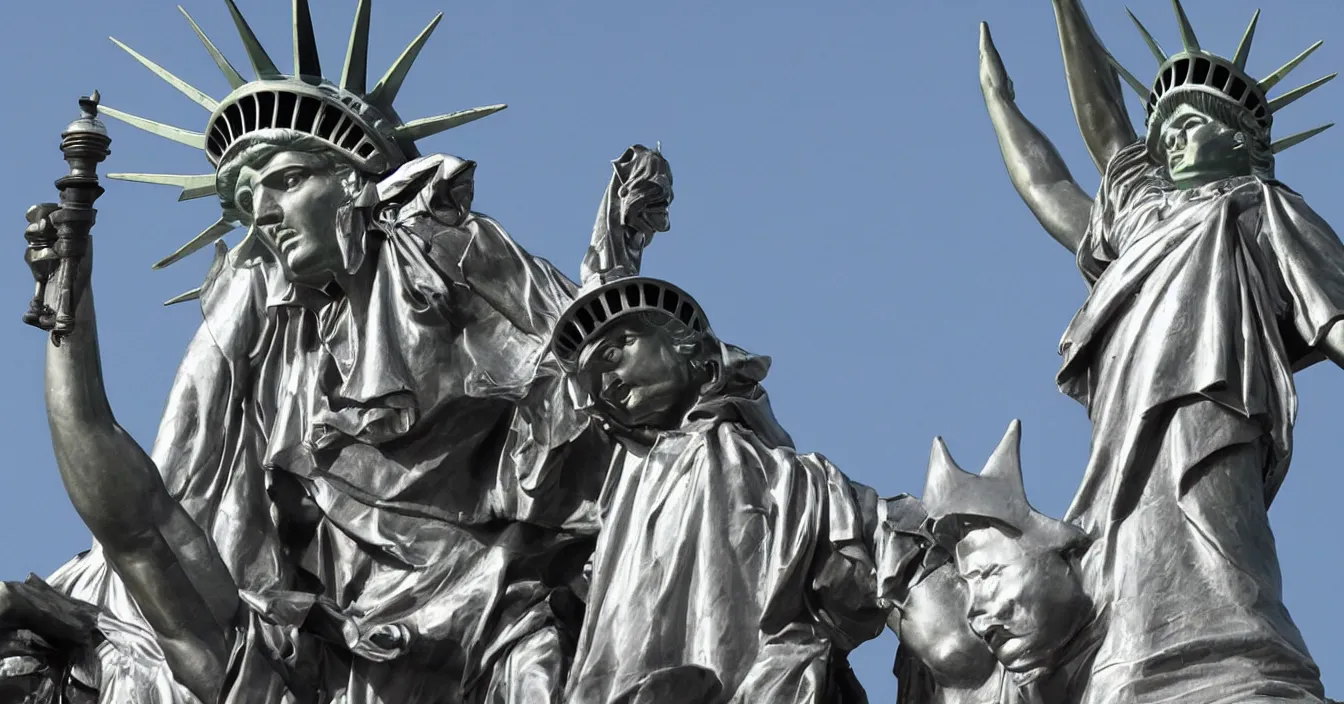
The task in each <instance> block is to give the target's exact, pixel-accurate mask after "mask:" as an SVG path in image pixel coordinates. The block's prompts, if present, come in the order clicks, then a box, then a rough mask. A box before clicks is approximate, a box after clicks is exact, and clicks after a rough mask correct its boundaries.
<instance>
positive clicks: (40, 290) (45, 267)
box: [23, 203, 61, 330]
mask: <svg viewBox="0 0 1344 704" xmlns="http://www.w3.org/2000/svg"><path fill="white" fill-rule="evenodd" d="M60 209H61V206H59V205H57V204H56V203H39V204H37V205H34V206H32V207H31V208H29V209H28V213H27V215H26V218H27V220H28V227H27V228H26V229H25V230H24V231H23V238H24V239H25V240H27V241H28V246H27V248H25V250H24V253H23V260H24V261H25V262H27V264H28V268H29V270H31V271H32V274H33V280H34V281H35V282H36V284H37V286H36V290H35V291H34V292H33V299H32V301H31V302H30V303H29V304H28V311H27V312H25V313H24V314H23V322H25V323H27V324H29V325H33V326H37V327H40V328H42V329H44V330H49V329H51V326H52V325H53V324H54V318H55V312H54V311H53V310H52V309H51V306H49V305H47V301H46V291H47V284H48V283H49V282H50V281H51V278H52V275H53V274H54V273H55V272H56V268H57V266H58V265H59V264H60V257H58V256H57V255H56V249H55V247H54V246H53V245H54V244H55V242H56V225H55V224H54V223H52V222H51V215H52V214H53V213H55V212H56V211H58V210H60Z"/></svg>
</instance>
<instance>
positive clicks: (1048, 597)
mask: <svg viewBox="0 0 1344 704" xmlns="http://www.w3.org/2000/svg"><path fill="white" fill-rule="evenodd" d="M1020 442H1021V426H1020V425H1019V424H1018V422H1017V421H1013V424H1012V426H1011V427H1010V428H1009V429H1008V433H1007V434H1006V435H1005V436H1004V438H1003V441H1002V442H1001V443H1000V444H999V447H998V449H996V450H995V451H994V454H993V455H992V456H991V457H990V460H989V462H988V463H986V465H985V469H984V470H983V471H981V473H980V474H979V475H978V476H977V475H974V474H970V473H968V472H966V471H964V470H962V469H961V468H960V467H958V466H957V465H956V463H955V462H953V460H952V458H951V456H950V455H949V454H948V452H947V447H946V446H945V445H944V444H943V443H942V441H941V440H938V441H935V443H934V449H933V453H932V456H931V457H930V459H929V475H928V481H927V483H926V485H925V490H924V497H923V498H922V499H921V500H922V501H923V503H924V505H925V507H926V508H927V510H928V512H929V517H930V518H931V519H932V520H933V521H934V528H933V533H934V535H935V536H936V538H937V540H938V541H939V543H940V544H941V545H943V546H944V547H945V548H946V549H948V550H950V551H951V552H952V553H953V555H955V564H956V570H957V574H958V575H959V576H960V578H961V580H962V581H963V582H964V583H965V585H966V600H967V608H966V619H967V621H968V622H969V624H970V627H971V630H973V631H974V632H975V633H976V634H977V635H978V636H979V637H980V638H981V639H982V640H984V642H985V643H986V644H987V645H988V646H989V648H990V650H991V651H992V652H993V653H994V656H995V658H997V659H998V660H999V662H1001V663H1003V666H1004V667H1005V668H1006V669H1008V670H1011V671H1015V672H1023V671H1028V670H1032V669H1036V668H1040V667H1046V666H1049V665H1051V664H1053V662H1054V658H1055V657H1056V656H1057V655H1059V654H1060V651H1061V650H1062V649H1063V648H1064V647H1065V646H1066V645H1067V644H1068V643H1069V641H1070V640H1072V639H1073V637H1074V636H1076V635H1077V634H1078V633H1079V632H1080V631H1081V630H1082V629H1083V627H1084V626H1085V625H1087V623H1088V622H1089V621H1090V620H1091V618H1092V616H1093V608H1092V601H1091V599H1090V598H1089V596H1088V594H1087V593H1086V591H1085V590H1084V586H1083V582H1082V579H1081V575H1080V572H1079V569H1078V560H1079V558H1080V557H1081V556H1082V554H1083V552H1084V551H1086V549H1087V547H1088V546H1089V544H1090V540H1089V539H1088V537H1087V535H1086V534H1085V533H1083V531H1082V530H1081V529H1079V528H1078V527H1076V526H1074V525H1072V524H1069V523H1065V522H1063V521H1059V520H1056V519H1053V518H1050V517H1049V516H1046V515H1044V514H1041V513H1040V512H1038V511H1036V510H1035V509H1034V508H1032V507H1031V504H1029V503H1028V502H1027V498H1026V492H1025V490H1024V488H1023V484H1022V470H1021V465H1020V462H1019V447H1020Z"/></svg>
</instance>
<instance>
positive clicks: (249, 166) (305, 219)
mask: <svg viewBox="0 0 1344 704" xmlns="http://www.w3.org/2000/svg"><path fill="white" fill-rule="evenodd" d="M250 137H251V138H250V139H249V140H248V142H247V143H246V144H243V145H239V146H238V147H237V148H236V149H232V150H230V153H229V155H228V157H227V159H226V160H225V161H223V162H221V163H220V166H219V173H218V189H219V195H220V200H221V202H222V203H223V204H224V207H225V209H226V210H228V211H230V212H233V213H235V214H236V216H237V218H238V219H239V221H240V222H241V223H242V224H243V226H244V227H247V228H249V231H250V232H251V236H252V237H254V238H255V240H256V243H257V245H258V246H259V247H262V248H264V250H265V251H267V252H268V253H269V255H270V257H271V258H273V260H274V261H275V262H277V263H278V264H279V265H280V268H281V271H282V272H283V273H284V276H285V278H286V279H288V280H289V281H291V282H293V283H298V284H306V285H311V286H319V287H320V286H323V285H325V284H326V283H328V282H329V281H330V280H331V279H332V277H333V275H335V274H336V273H337V272H339V271H340V270H341V269H342V267H343V266H344V265H345V264H344V261H343V256H342V252H343V250H346V249H347V247H345V246H344V245H343V239H345V238H349V237H352V236H355V235H356V234H357V233H351V232H345V231H344V230H345V229H348V228H349V226H350V223H351V221H350V219H349V218H348V217H342V215H343V214H348V211H349V209H350V208H351V207H352V206H353V205H354V203H355V200H356V198H357V197H358V196H359V195H360V193H362V192H363V190H364V188H365V187H366V186H367V185H368V184H369V183H370V182H371V181H372V180H373V179H376V178H377V175H376V174H370V173H368V172H365V171H361V170H360V169H359V167H358V166H357V165H356V164H355V163H354V162H353V161H351V160H350V159H349V158H347V157H346V156H345V155H344V154H342V153H341V152H339V151H337V150H335V149H332V148H331V147H330V146H329V145H328V144H326V143H325V142H324V141H323V140H320V139H317V138H314V137H312V136H310V135H306V134H303V133H301V132H297V131H294V130H267V131H266V132H264V133H255V134H254V135H251V136H250Z"/></svg>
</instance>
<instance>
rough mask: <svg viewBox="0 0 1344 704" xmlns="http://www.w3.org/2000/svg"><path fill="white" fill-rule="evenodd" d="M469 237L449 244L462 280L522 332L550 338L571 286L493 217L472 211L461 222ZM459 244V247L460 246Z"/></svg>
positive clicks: (567, 300) (572, 293) (562, 276)
mask: <svg viewBox="0 0 1344 704" xmlns="http://www.w3.org/2000/svg"><path fill="white" fill-rule="evenodd" d="M463 230H465V232H466V234H467V235H468V237H467V238H466V239H464V240H462V241H459V242H454V243H452V244H453V245H455V246H451V247H450V248H449V250H448V251H453V250H457V251H459V252H460V255H459V256H458V259H457V263H456V268H457V270H458V272H460V276H461V279H460V281H461V283H463V284H465V285H466V286H467V287H468V288H470V289H471V290H472V292H474V293H476V294H477V295H479V296H481V297H482V298H483V299H485V300H486V301H487V302H488V303H489V304H490V305H491V307H492V308H494V309H495V310H496V311H498V312H499V313H500V315H502V316H504V317H505V318H508V319H509V321H510V322H512V323H513V324H514V325H515V326H517V327H518V329H519V330H521V331H522V332H524V333H526V334H528V335H532V336H535V337H539V338H542V339H544V340H547V341H549V339H550V335H551V331H552V330H553V329H555V323H556V321H558V320H559V319H560V314H561V313H563V312H564V310H565V308H566V307H567V306H568V305H569V303H570V301H572V300H573V299H574V292H575V289H576V287H575V285H574V284H573V282H571V281H570V280H569V279H567V278H565V276H564V274H561V273H560V271H559V270H558V269H556V268H555V266H554V265H552V264H551V263H550V262H549V261H546V260H545V259H542V258H540V257H535V256H532V255H531V254H528V253H527V252H526V251H524V250H523V248H522V247H519V246H518V243H516V242H514V241H513V239H512V238H510V237H509V235H508V234H507V233H506V232H505V231H504V228H503V227H501V226H500V225H499V223H497V222H495V221H494V220H492V219H490V218H488V217H486V216H484V215H479V214H473V215H472V216H470V217H469V218H468V219H467V221H466V222H465V223H464V224H463ZM458 247H460V249H458Z"/></svg>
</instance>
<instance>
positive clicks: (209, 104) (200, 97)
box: [108, 37, 219, 112]
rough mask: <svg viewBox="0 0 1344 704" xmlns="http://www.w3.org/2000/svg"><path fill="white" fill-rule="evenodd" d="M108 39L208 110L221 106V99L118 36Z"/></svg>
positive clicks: (211, 110) (212, 110)
mask: <svg viewBox="0 0 1344 704" xmlns="http://www.w3.org/2000/svg"><path fill="white" fill-rule="evenodd" d="M108 39H111V40H112V43H113V44H116V45H117V46H119V47H121V50H122V51H124V52H126V53H127V54H130V55H131V58H133V59H135V60H136V61H139V62H140V63H141V65H143V66H144V67H145V68H147V69H149V70H150V71H153V72H154V75H156V76H158V77H159V78H162V79H163V80H164V81H165V82H166V83H168V85H170V86H172V87H174V88H176V89H177V90H178V91H179V92H181V93H182V94H183V95H185V96H187V97H188V98H191V100H192V101H193V102H195V103H196V104H197V105H200V106H201V107H203V108H205V109H206V110H209V111H210V112H214V111H215V108H217V107H219V101H217V100H215V99H214V98H211V97H210V96H208V95H206V94H205V93H203V92H201V91H200V90H199V89H197V88H195V87H193V86H192V85H191V84H189V83H187V82H186V81H184V80H182V79H181V78H178V77H177V76H174V75H173V74H171V73H169V72H168V70H167V69H165V68H164V67H162V66H160V65H158V64H156V63H154V62H153V61H150V60H149V59H147V58H145V56H144V55H142V54H141V53H140V52H138V51H136V50H135V49H132V48H131V47H129V46H126V45H125V44H123V43H122V42H121V41H119V40H118V39H117V38H116V37H108Z"/></svg>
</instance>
